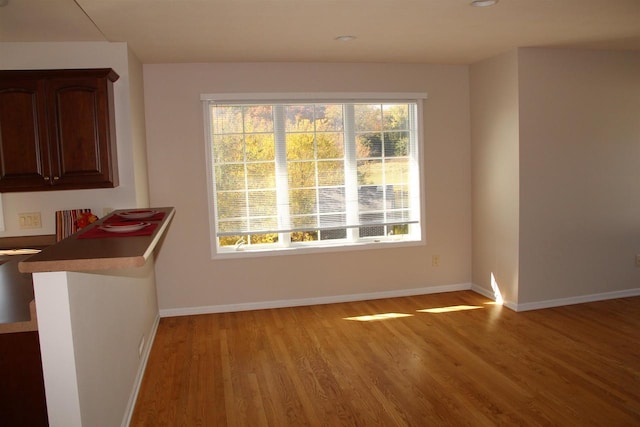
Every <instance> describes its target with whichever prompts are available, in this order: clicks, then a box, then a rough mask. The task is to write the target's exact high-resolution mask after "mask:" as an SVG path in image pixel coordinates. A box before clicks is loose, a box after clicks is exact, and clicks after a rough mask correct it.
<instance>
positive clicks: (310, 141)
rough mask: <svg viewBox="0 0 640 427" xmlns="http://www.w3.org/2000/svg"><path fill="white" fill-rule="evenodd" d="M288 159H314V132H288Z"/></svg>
mask: <svg viewBox="0 0 640 427" xmlns="http://www.w3.org/2000/svg"><path fill="white" fill-rule="evenodd" d="M286 142H287V160H313V159H315V157H316V154H315V138H314V136H313V133H288V134H287V137H286Z"/></svg>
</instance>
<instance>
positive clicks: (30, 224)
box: [18, 212, 42, 230]
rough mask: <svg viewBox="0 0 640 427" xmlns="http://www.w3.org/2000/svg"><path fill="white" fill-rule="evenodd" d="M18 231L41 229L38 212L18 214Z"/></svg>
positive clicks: (40, 219)
mask: <svg viewBox="0 0 640 427" xmlns="http://www.w3.org/2000/svg"><path fill="white" fill-rule="evenodd" d="M18 223H19V224H20V229H23V230H24V229H26V228H42V218H41V216H40V212H23V213H19V214H18Z"/></svg>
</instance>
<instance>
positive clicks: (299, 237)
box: [291, 231, 318, 242]
mask: <svg viewBox="0 0 640 427" xmlns="http://www.w3.org/2000/svg"><path fill="white" fill-rule="evenodd" d="M315 240H318V232H317V231H296V232H293V233H291V241H292V242H312V241H315Z"/></svg>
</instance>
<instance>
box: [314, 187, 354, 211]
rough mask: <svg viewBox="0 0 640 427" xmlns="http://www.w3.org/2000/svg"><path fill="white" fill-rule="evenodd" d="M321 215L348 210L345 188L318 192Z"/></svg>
mask: <svg viewBox="0 0 640 427" xmlns="http://www.w3.org/2000/svg"><path fill="white" fill-rule="evenodd" d="M318 196H319V199H320V213H329V212H344V211H345V210H346V209H347V206H346V203H345V198H344V188H342V187H334V188H321V189H319V190H318Z"/></svg>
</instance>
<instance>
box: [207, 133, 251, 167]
mask: <svg viewBox="0 0 640 427" xmlns="http://www.w3.org/2000/svg"><path fill="white" fill-rule="evenodd" d="M243 160H244V145H243V143H242V135H218V136H214V137H213V162H214V163H231V162H242V161H243Z"/></svg>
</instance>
